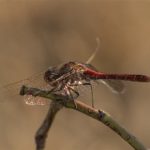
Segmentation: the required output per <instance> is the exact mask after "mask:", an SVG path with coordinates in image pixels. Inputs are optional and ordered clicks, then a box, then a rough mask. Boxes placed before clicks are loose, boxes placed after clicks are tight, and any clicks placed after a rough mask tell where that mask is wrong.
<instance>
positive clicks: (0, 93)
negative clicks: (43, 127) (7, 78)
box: [0, 71, 51, 105]
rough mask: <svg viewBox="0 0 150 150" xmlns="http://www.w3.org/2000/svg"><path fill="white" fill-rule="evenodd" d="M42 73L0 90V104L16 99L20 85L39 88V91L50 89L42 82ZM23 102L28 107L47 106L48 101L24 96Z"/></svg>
mask: <svg viewBox="0 0 150 150" xmlns="http://www.w3.org/2000/svg"><path fill="white" fill-rule="evenodd" d="M44 72H45V71H42V72H40V73H37V74H35V75H32V76H30V77H29V78H26V79H23V80H20V81H18V82H14V83H11V84H8V85H5V86H2V87H1V88H0V103H3V102H5V101H7V99H8V97H13V98H14V97H16V96H17V97H18V96H19V92H20V88H21V87H22V85H27V86H31V87H36V88H41V89H45V90H48V89H51V87H50V86H49V85H48V84H47V83H46V82H45V81H44V79H43V76H44ZM23 99H24V101H25V103H26V104H28V105H45V104H49V101H48V100H46V99H44V98H39V97H33V96H30V95H29V96H24V98H23Z"/></svg>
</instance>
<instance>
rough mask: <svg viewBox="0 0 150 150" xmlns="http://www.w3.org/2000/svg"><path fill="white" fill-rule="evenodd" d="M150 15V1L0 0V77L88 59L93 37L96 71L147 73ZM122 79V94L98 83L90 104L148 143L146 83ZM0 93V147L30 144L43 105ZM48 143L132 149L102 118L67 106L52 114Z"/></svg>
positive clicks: (67, 149) (79, 148)
mask: <svg viewBox="0 0 150 150" xmlns="http://www.w3.org/2000/svg"><path fill="white" fill-rule="evenodd" d="M149 14H150V1H148V0H143V1H139V2H137V1H134V0H130V1H127V0H124V1H121V0H107V1H105V2H104V1H103V0H87V1H86V0H53V1H52V0H49V1H46V0H43V1H42V0H36V1H35V0H30V1H28V0H27V1H26V0H9V1H6V0H0V68H1V71H0V84H1V86H3V85H5V84H8V83H11V82H14V81H17V80H21V79H24V78H26V77H28V76H30V75H32V74H35V73H36V72H39V71H41V70H45V68H47V67H48V66H53V65H58V64H60V63H63V62H68V61H70V60H73V61H74V60H75V61H79V62H85V61H86V60H87V59H88V58H89V56H90V55H91V54H92V52H93V51H94V49H95V47H96V40H95V39H96V37H99V38H100V41H101V45H100V51H99V52H98V54H97V55H96V57H95V59H94V60H93V62H92V64H93V65H94V66H95V67H96V68H98V69H99V70H100V71H106V72H114V73H115V72H116V73H138V74H140V73H141V74H148V75H150V59H149V58H150V42H149V39H150V15H149ZM125 85H126V89H127V90H126V93H125V94H124V95H122V96H118V95H114V94H112V93H111V92H110V91H109V90H108V89H107V88H106V87H105V86H103V85H100V86H99V87H97V88H96V89H95V90H94V96H95V105H96V107H97V108H101V109H103V110H105V111H107V112H109V113H110V114H111V115H112V116H113V117H114V118H115V119H116V120H117V121H118V122H119V123H120V124H122V125H123V126H124V127H126V128H127V129H128V130H129V131H130V132H131V133H133V134H134V135H135V136H137V137H138V138H139V139H140V140H141V141H142V142H143V144H144V145H145V146H146V147H150V140H149V139H150V119H149V117H148V115H149V113H150V109H149V108H150V93H149V91H150V84H147V83H143V84H142V83H129V82H126V83H125ZM2 91H3V90H2ZM10 94H11V93H10ZM1 95H2V96H3V94H1ZM0 100H1V101H5V100H6V101H8V102H4V103H3V102H2V103H1V104H0V118H1V119H0V149H2V150H20V149H21V150H27V149H30V150H33V149H35V144H34V134H35V132H36V130H37V128H38V127H39V126H40V123H41V122H42V121H43V119H44V117H45V114H46V112H47V109H48V106H45V107H44V106H43V107H40V106H34V107H30V106H27V105H25V104H24V102H23V100H22V98H18V97H13V96H11V97H7V98H1V99H0ZM84 101H86V100H84ZM88 103H90V102H89V101H88ZM46 146H47V147H46V149H55V150H84V149H86V150H93V149H103V150H109V149H111V150H120V149H121V150H126V149H128V150H132V148H131V147H130V146H129V145H128V144H127V143H126V142H124V141H123V140H122V139H120V137H119V136H118V135H116V134H115V133H114V132H112V131H111V130H110V129H108V128H107V127H105V126H104V125H103V124H101V123H99V122H97V121H95V120H93V119H91V118H88V117H87V116H84V115H83V114H80V113H78V112H75V111H71V110H66V109H63V110H62V111H61V112H59V114H58V115H57V117H56V120H55V122H54V124H53V127H52V128H51V130H50V132H49V136H48V139H47V145H46Z"/></svg>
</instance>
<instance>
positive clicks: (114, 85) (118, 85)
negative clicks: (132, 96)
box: [100, 80, 125, 94]
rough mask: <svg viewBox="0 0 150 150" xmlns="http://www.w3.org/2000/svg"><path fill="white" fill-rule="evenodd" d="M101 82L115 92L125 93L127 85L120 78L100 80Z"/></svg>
mask: <svg viewBox="0 0 150 150" xmlns="http://www.w3.org/2000/svg"><path fill="white" fill-rule="evenodd" d="M100 82H101V83H103V84H104V85H106V86H107V87H108V88H109V89H110V90H111V91H112V92H114V93H117V94H119V93H124V91H125V86H124V84H123V82H122V81H120V80H100Z"/></svg>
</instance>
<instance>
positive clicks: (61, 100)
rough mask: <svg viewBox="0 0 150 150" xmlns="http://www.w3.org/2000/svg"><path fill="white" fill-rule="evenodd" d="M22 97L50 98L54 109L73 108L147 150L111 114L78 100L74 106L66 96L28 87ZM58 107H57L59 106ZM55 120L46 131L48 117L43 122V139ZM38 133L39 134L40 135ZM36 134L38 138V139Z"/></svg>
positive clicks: (24, 89)
mask: <svg viewBox="0 0 150 150" xmlns="http://www.w3.org/2000/svg"><path fill="white" fill-rule="evenodd" d="M20 95H33V96H40V97H44V98H48V99H49V100H52V101H53V104H55V105H54V107H56V104H58V105H59V106H61V105H62V106H64V107H66V108H71V109H74V110H77V111H79V112H82V113H83V114H86V115H87V116H89V117H92V118H94V119H96V120H98V121H100V122H102V123H103V124H104V125H106V126H108V127H109V128H110V129H112V130H113V131H114V132H115V133H117V134H118V135H119V136H120V137H121V138H122V139H124V140H125V141H126V142H127V143H128V144H130V145H131V146H132V147H133V148H134V149H135V150H146V148H145V146H144V145H143V144H142V143H141V142H140V141H139V140H138V139H137V138H136V137H135V136H133V135H132V134H131V133H129V132H128V131H127V130H126V129H125V128H123V127H121V126H120V125H119V124H118V123H117V122H116V121H115V120H114V119H113V118H112V117H111V116H110V115H109V114H107V113H106V112H104V111H103V110H100V109H99V110H98V109H95V108H93V107H91V106H89V105H87V104H85V103H83V102H81V101H78V100H76V101H75V103H76V105H74V102H73V101H70V100H68V99H67V97H66V96H64V95H61V94H60V95H59V94H54V93H50V92H49V91H45V90H41V89H37V88H30V87H27V86H22V88H21V91H20ZM58 105H57V106H58ZM60 108H61V107H56V109H54V110H56V111H55V113H48V114H49V115H50V116H51V115H52V114H53V116H55V114H56V112H57V111H58V110H60ZM52 109H53V108H52V104H51V106H50V110H49V111H50V112H52V111H51V110H52ZM50 116H49V118H54V117H50ZM52 121H53V119H51V122H50V123H49V124H50V125H49V126H46V129H45V128H44V129H43V127H44V124H45V123H47V122H48V115H47V117H46V119H45V121H44V122H45V123H44V122H43V125H42V127H41V128H42V130H41V128H40V129H39V130H38V132H39V131H44V132H40V135H41V138H42V134H41V133H43V134H44V135H47V132H48V129H49V128H50V126H51V123H52ZM38 132H37V133H38ZM37 135H39V134H36V138H37V137H38V136H37ZM43 137H44V140H43V141H44V142H45V139H46V136H43ZM36 144H38V141H37V140H36ZM43 149H44V146H43V147H41V148H39V149H37V150H43Z"/></svg>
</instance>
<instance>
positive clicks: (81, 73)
mask: <svg viewBox="0 0 150 150" xmlns="http://www.w3.org/2000/svg"><path fill="white" fill-rule="evenodd" d="M97 81H101V82H102V83H103V84H105V85H106V86H107V87H109V88H110V89H111V90H112V92H114V93H123V92H124V89H125V87H124V84H123V82H122V81H132V82H150V76H147V75H141V74H116V73H105V72H101V71H98V70H97V69H96V68H95V67H94V66H93V65H91V64H88V63H81V62H76V61H70V62H67V63H64V64H61V65H59V66H54V67H49V68H48V69H47V70H46V71H44V72H41V73H40V74H38V75H34V76H32V77H30V78H27V79H25V80H22V81H19V82H17V83H13V84H10V85H7V86H5V88H6V89H8V90H10V89H14V88H15V86H16V87H17V88H15V89H17V93H19V90H20V87H21V86H22V85H23V84H24V85H34V86H36V84H38V83H40V84H41V83H42V84H43V85H41V87H40V88H42V89H46V90H49V91H50V92H53V93H61V94H64V95H66V96H68V97H69V98H70V99H72V100H75V99H76V98H78V97H79V96H80V91H79V90H78V87H80V86H82V87H83V86H84V87H87V86H88V87H90V89H91V93H92V106H93V107H94V101H93V88H92V87H93V84H92V82H97ZM32 83H36V84H32ZM25 102H26V104H29V105H45V104H47V101H46V99H41V98H37V97H33V96H32V95H31V96H27V97H25Z"/></svg>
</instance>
